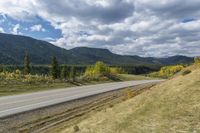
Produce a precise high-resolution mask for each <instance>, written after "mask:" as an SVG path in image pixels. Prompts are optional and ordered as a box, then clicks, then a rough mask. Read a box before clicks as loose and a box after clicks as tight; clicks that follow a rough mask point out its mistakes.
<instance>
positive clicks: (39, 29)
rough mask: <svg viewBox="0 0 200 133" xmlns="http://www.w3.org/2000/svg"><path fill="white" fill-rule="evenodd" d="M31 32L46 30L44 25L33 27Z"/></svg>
mask: <svg viewBox="0 0 200 133" xmlns="http://www.w3.org/2000/svg"><path fill="white" fill-rule="evenodd" d="M30 30H31V31H38V32H39V31H42V32H45V31H46V30H45V29H44V28H43V27H42V25H40V24H39V25H33V26H32V27H30Z"/></svg>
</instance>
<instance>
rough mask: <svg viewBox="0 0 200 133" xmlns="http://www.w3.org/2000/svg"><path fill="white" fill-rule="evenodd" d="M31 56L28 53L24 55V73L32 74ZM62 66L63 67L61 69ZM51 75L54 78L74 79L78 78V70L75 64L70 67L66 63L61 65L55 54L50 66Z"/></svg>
mask: <svg viewBox="0 0 200 133" xmlns="http://www.w3.org/2000/svg"><path fill="white" fill-rule="evenodd" d="M30 68H31V67H30V56H29V54H28V53H26V54H25V57H24V70H23V72H24V74H25V75H27V74H30V72H31V69H30ZM60 68H61V69H60ZM49 73H50V75H51V76H52V78H53V79H65V80H66V79H70V80H72V81H74V80H75V78H76V70H75V67H74V66H71V67H70V69H69V67H67V66H66V65H64V66H62V67H60V65H59V62H58V60H57V58H56V57H55V56H53V57H52V63H51V66H50V72H49Z"/></svg>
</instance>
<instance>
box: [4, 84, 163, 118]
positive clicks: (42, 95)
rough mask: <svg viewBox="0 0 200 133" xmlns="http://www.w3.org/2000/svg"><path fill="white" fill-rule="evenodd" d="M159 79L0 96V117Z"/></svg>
mask: <svg viewBox="0 0 200 133" xmlns="http://www.w3.org/2000/svg"><path fill="white" fill-rule="evenodd" d="M160 81H162V80H142V81H141V80H140V81H126V82H115V83H104V84H98V85H88V86H80V87H71V88H66V89H56V90H50V91H43V92H36V93H30V94H22V95H15V96H5V97H0V118H2V117H5V116H10V115H13V114H17V113H22V112H25V111H30V110H34V109H38V108H42V107H46V106H50V105H55V104H58V103H62V102H66V101H71V100H74V99H78V98H83V97H87V96H91V95H95V94H99V93H103V92H108V91H112V90H117V89H121V88H125V87H129V86H135V85H139V84H144V83H152V82H160Z"/></svg>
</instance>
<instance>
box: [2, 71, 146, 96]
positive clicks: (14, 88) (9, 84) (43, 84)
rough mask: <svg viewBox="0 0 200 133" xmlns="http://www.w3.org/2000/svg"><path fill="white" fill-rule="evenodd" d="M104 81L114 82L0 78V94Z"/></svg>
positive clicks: (125, 76)
mask: <svg viewBox="0 0 200 133" xmlns="http://www.w3.org/2000/svg"><path fill="white" fill-rule="evenodd" d="M117 77H118V78H119V79H120V80H119V81H127V80H143V79H150V78H148V77H145V76H139V75H129V74H122V75H121V74H120V75H118V76H117ZM106 82H114V81H112V80H99V81H85V80H77V81H73V82H71V81H64V80H50V81H48V80H47V81H41V80H40V81H34V82H31V83H30V82H22V80H15V79H14V80H2V79H0V96H6V95H14V94H21V93H30V92H37V91H45V90H50V89H60V88H67V87H73V86H80V85H90V84H99V83H106Z"/></svg>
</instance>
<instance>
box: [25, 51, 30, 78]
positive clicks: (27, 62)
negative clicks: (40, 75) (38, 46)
mask: <svg viewBox="0 0 200 133" xmlns="http://www.w3.org/2000/svg"><path fill="white" fill-rule="evenodd" d="M29 73H30V58H29V55H28V53H26V55H25V57H24V74H29Z"/></svg>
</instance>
